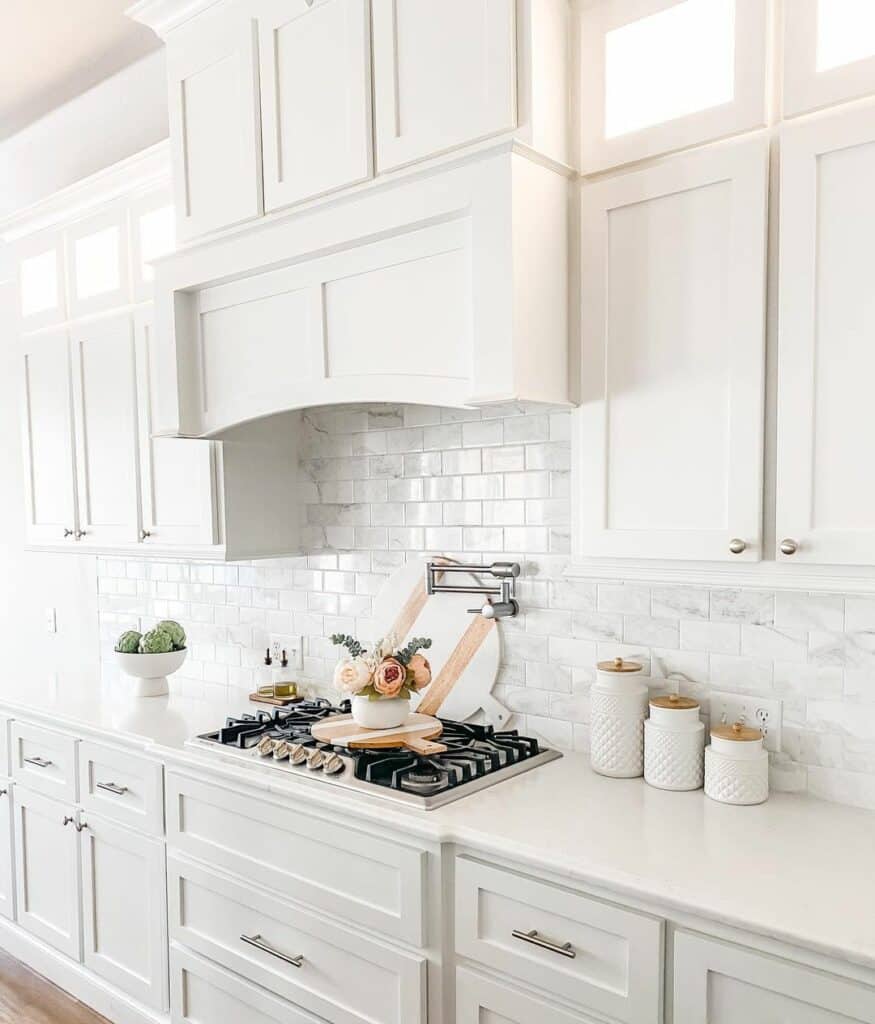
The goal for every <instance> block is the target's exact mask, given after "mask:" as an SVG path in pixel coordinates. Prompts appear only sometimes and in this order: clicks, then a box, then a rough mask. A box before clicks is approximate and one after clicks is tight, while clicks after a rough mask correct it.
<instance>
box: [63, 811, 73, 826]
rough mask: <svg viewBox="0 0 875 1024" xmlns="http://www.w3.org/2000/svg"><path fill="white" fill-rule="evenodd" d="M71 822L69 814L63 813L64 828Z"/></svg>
mask: <svg viewBox="0 0 875 1024" xmlns="http://www.w3.org/2000/svg"><path fill="white" fill-rule="evenodd" d="M72 823H73V819H72V818H71V817H70V815H69V814H65V815H64V828H66V827H67V826H68V825H71V824H72Z"/></svg>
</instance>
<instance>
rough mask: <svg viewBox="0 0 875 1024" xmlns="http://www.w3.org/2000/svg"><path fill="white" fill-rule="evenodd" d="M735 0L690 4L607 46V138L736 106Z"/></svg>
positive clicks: (638, 24)
mask: <svg viewBox="0 0 875 1024" xmlns="http://www.w3.org/2000/svg"><path fill="white" fill-rule="evenodd" d="M734 88H735V0H684V2H683V3H679V4H675V5H674V6H672V7H669V8H668V9H667V10H665V11H660V12H659V13H658V14H652V15H650V17H648V18H641V19H640V20H639V21H634V22H632V23H631V24H629V25H624V26H623V27H622V28H617V29H614V30H613V31H611V32H609V33H608V34H607V36H606V38H605V136H606V137H607V138H615V137H616V136H618V135H626V134H627V133H629V132H634V131H638V130H640V129H641V128H646V127H648V125H653V124H662V123H664V122H665V121H672V120H674V119H675V118H677V117H684V116H685V115H686V114H693V113H695V112H696V111H699V110H706V109H708V108H709V107H716V106H719V105H720V104H723V103H729V102H731V100H732V98H733V95H734Z"/></svg>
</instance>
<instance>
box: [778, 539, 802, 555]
mask: <svg viewBox="0 0 875 1024" xmlns="http://www.w3.org/2000/svg"><path fill="white" fill-rule="evenodd" d="M798 550H799V545H798V544H797V542H796V541H795V540H791V539H790V538H789V537H788V538H787V539H786V540H782V541H781V554H782V555H795V554H796V552H797V551H798Z"/></svg>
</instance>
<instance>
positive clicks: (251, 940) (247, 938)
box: [240, 935, 304, 967]
mask: <svg viewBox="0 0 875 1024" xmlns="http://www.w3.org/2000/svg"><path fill="white" fill-rule="evenodd" d="M240 941H241V942H246V943H248V944H249V945H250V946H255V948H256V949H260V950H261V951H262V952H263V953H270V955H271V956H275V957H276V958H277V960H282V961H283V963H286V964H291V965H292V967H301V966H303V964H304V954H303V953H302V954H300V955H299V956H289V955H288V954H287V953H281V952H280V951H279V950H278V949H274V948H273V946H271V945H270V944H269V943H267V942H265V941H264V939H263V938H262V937H261V936H260V935H241V936H240Z"/></svg>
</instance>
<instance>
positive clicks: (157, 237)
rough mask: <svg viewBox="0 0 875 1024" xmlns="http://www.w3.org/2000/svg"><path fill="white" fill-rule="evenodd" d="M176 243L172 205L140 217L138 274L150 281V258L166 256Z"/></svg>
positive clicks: (152, 275)
mask: <svg viewBox="0 0 875 1024" xmlns="http://www.w3.org/2000/svg"><path fill="white" fill-rule="evenodd" d="M175 245H176V221H175V218H174V211H173V207H172V206H162V207H160V208H159V209H157V210H150V211H149V212H148V213H144V214H143V216H142V217H140V274H141V276H142V278H143V280H144V281H151V280H152V279H153V278H154V276H155V272H154V271H153V270H152V267H151V265H150V261H151V260H157V259H158V258H159V257H160V256H166V255H167V253H169V252H172V251H173V249H174V247H175Z"/></svg>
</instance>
